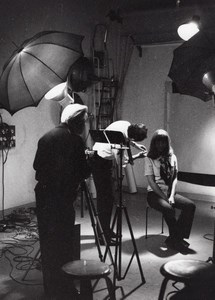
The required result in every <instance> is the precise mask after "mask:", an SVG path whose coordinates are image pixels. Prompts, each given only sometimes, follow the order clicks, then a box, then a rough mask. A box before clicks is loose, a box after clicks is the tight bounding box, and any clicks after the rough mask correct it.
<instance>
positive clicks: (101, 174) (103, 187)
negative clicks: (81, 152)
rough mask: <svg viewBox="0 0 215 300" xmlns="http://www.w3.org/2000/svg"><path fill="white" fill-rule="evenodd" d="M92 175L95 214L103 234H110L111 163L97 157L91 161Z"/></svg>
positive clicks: (112, 198)
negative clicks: (94, 193)
mask: <svg viewBox="0 0 215 300" xmlns="http://www.w3.org/2000/svg"><path fill="white" fill-rule="evenodd" d="M92 174H93V179H94V183H95V187H96V193H97V212H98V217H99V221H100V222H101V226H102V229H103V231H104V233H105V234H107V235H108V234H109V232H110V226H111V225H110V223H111V215H112V209H113V203H114V193H113V181H112V161H111V160H107V159H103V158H101V157H100V156H98V155H95V157H94V158H93V159H92Z"/></svg>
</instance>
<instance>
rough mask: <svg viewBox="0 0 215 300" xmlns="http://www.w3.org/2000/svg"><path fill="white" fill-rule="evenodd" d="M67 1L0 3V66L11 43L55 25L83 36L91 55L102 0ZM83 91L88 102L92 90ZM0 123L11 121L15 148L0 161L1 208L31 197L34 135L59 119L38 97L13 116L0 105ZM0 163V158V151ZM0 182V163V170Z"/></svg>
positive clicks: (102, 12) (56, 111)
mask: <svg viewBox="0 0 215 300" xmlns="http://www.w3.org/2000/svg"><path fill="white" fill-rule="evenodd" d="M97 2H98V1H96V0H95V1H94V0H93V1H87V0H79V1H71V0H60V1H59V0H47V1H43V0H37V1H28V0H20V1H14V0H7V1H6V2H5V1H4V4H2V3H0V54H1V55H0V69H2V68H3V65H4V64H5V62H6V61H7V60H8V59H9V57H10V56H11V54H12V53H13V51H14V50H15V49H16V47H15V45H14V43H15V44H16V45H18V46H19V45H21V44H22V43H23V42H24V41H25V40H26V39H28V38H30V37H32V36H34V35H35V34H36V33H38V32H40V31H44V30H58V31H65V32H71V33H75V34H80V35H83V36H84V40H83V43H82V48H83V51H84V55H85V56H87V57H89V56H90V55H91V42H92V41H91V39H92V35H93V30H94V27H95V24H97V23H100V22H102V21H103V19H104V16H105V14H106V12H107V9H106V4H107V5H108V3H106V1H103V0H102V1H99V2H98V3H97ZM81 96H83V99H84V102H85V103H86V104H89V106H91V100H92V92H91V91H89V92H88V93H86V94H83V95H81ZM0 113H1V114H2V118H3V122H5V123H7V124H9V125H15V126H16V147H15V148H13V149H11V150H10V151H9V155H8V159H7V162H6V163H5V165H4V171H5V176H4V177H5V178H4V179H5V180H4V190H5V197H4V208H5V209H8V208H12V207H15V206H19V205H24V204H26V203H30V202H34V201H35V196H34V186H35V183H36V182H35V179H34V176H35V173H34V170H33V166H32V164H33V159H34V156H35V152H36V147H37V142H38V139H39V138H40V137H41V136H42V135H43V134H44V133H45V132H47V131H48V130H49V129H51V128H52V127H54V126H55V125H56V124H58V122H59V115H60V107H59V105H58V104H57V103H55V102H51V101H50V102H48V101H45V100H42V101H41V102H40V104H39V106H38V107H36V108H35V107H31V108H25V109H23V110H21V111H19V112H17V113H15V114H14V115H13V116H11V115H10V114H9V113H8V112H7V111H5V110H3V109H0ZM0 163H1V164H2V157H1V155H0ZM0 182H2V168H1V172H0ZM0 210H2V186H1V187H0Z"/></svg>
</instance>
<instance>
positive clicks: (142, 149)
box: [130, 141, 147, 151]
mask: <svg viewBox="0 0 215 300" xmlns="http://www.w3.org/2000/svg"><path fill="white" fill-rule="evenodd" d="M130 145H131V146H132V147H134V148H136V149H138V150H141V151H147V150H146V147H145V146H144V145H142V144H138V143H137V142H134V141H130Z"/></svg>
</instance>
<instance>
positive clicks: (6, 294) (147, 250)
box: [0, 192, 215, 300]
mask: <svg viewBox="0 0 215 300" xmlns="http://www.w3.org/2000/svg"><path fill="white" fill-rule="evenodd" d="M195 203H196V206H197V209H196V214H195V219H194V224H193V229H192V234H191V237H190V239H189V242H190V249H191V250H190V253H189V254H187V255H183V254H181V253H178V252H175V251H173V250H169V249H167V248H166V246H165V243H164V241H165V239H166V237H167V235H168V231H167V227H166V225H164V234H161V233H160V232H161V215H160V214H159V213H158V212H156V211H154V210H150V211H149V213H150V216H149V228H148V235H149V236H148V239H146V238H145V210H146V195H145V194H144V193H141V192H138V193H136V194H129V193H126V192H124V193H123V207H125V208H123V209H122V210H121V211H122V217H123V218H122V245H121V246H122V248H121V251H120V255H119V257H120V260H118V261H117V262H116V263H115V265H116V266H117V269H118V272H119V276H118V279H117V280H116V286H117V289H116V299H117V300H118V299H130V300H140V299H141V300H142V299H145V300H156V299H158V295H159V290H160V286H161V282H162V279H163V277H162V275H161V274H160V271H159V270H160V266H161V265H162V264H164V263H165V262H167V261H169V260H175V259H189V258H192V259H199V260H204V261H206V260H207V259H208V258H209V257H211V256H212V253H213V232H214V214H215V211H214V210H213V209H211V206H212V205H213V203H209V202H205V201H196V202H195ZM76 211H77V215H76V222H77V224H81V258H82V259H95V260H99V254H98V248H97V247H96V245H95V242H94V240H95V239H94V234H93V228H92V226H91V220H90V218H89V214H88V210H87V209H84V217H81V212H80V203H79V202H77V203H76ZM126 212H127V213H128V218H125V215H126V214H125V213H126ZM129 223H130V224H131V228H132V229H131V230H129V227H128V224H129ZM34 229H35V224H32V230H30V231H29V229H28V231H27V232H25V229H23V228H21V229H20V228H19V227H18V229H17V228H16V229H15V230H9V231H8V230H6V231H5V232H1V233H0V242H1V243H0V270H1V271H0V299H1V300H45V297H44V293H43V286H42V273H41V270H40V264H38V263H36V262H35V263H34V265H33V266H32V268H31V269H30V271H29V272H27V271H26V270H28V269H29V265H30V264H31V262H32V258H34V257H35V255H36V254H37V251H38V247H39V243H38V239H37V235H36V233H35V230H34ZM132 233H133V235H134V238H135V239H134V243H132V241H131V234H132ZM134 246H136V247H137V250H138V254H137V255H136V254H135V255H134V258H133V260H132V261H131V257H132V254H133V251H134ZM104 250H105V247H104V246H101V251H102V253H103V255H104ZM114 250H115V247H111V251H112V252H111V253H112V255H113V260H115V258H114V257H115V256H114V255H115V252H114ZM138 258H139V260H140V264H138ZM106 262H107V263H108V264H109V263H111V260H110V256H109V255H107V258H106ZM129 262H131V264H130V266H129ZM120 265H121V271H119V267H120ZM128 266H129V268H128V270H127V267H128ZM141 274H142V275H141ZM142 276H144V278H145V281H146V282H145V284H143V280H142V279H143V278H142ZM111 278H112V276H111ZM179 288H180V285H179ZM172 290H174V288H173V287H172V286H171V284H169V285H168V288H167V293H169V292H171V291H172ZM94 291H95V292H94V299H96V300H102V299H106V297H107V290H106V289H105V282H103V280H100V281H99V282H98V283H97V284H96V286H95V289H94Z"/></svg>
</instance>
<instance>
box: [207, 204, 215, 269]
mask: <svg viewBox="0 0 215 300" xmlns="http://www.w3.org/2000/svg"><path fill="white" fill-rule="evenodd" d="M211 209H215V206H213V205H212V206H211ZM210 261H211V262H212V263H213V264H215V219H214V235H213V253H212V257H209V258H208V260H207V262H210Z"/></svg>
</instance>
